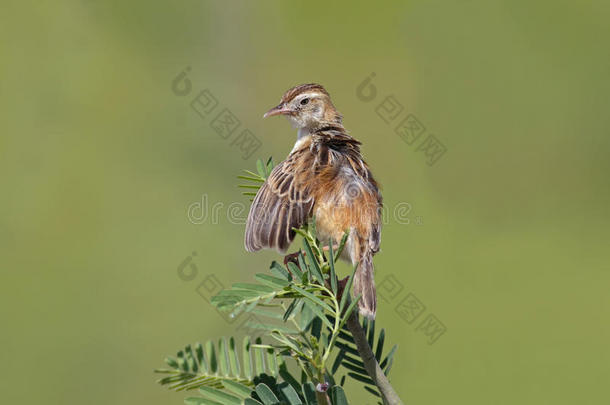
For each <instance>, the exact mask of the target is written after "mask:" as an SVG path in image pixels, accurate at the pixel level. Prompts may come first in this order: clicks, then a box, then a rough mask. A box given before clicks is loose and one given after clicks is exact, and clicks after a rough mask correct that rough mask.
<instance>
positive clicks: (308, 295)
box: [292, 285, 335, 328]
mask: <svg viewBox="0 0 610 405" xmlns="http://www.w3.org/2000/svg"><path fill="white" fill-rule="evenodd" d="M292 289H294V290H295V291H298V292H299V293H300V294H301V295H302V296H304V297H305V298H307V299H309V300H310V301H311V302H313V303H314V304H317V305H319V306H321V307H322V308H324V309H325V310H327V311H328V312H330V313H331V314H334V313H335V311H334V310H333V309H332V308H331V307H330V306H329V305H328V304H327V303H325V302H324V301H322V300H321V299H320V298H318V297H316V296H315V295H314V294H312V293H310V292H309V291H306V290H304V289H302V288H301V287H297V286H296V285H293V286H292ZM331 328H332V326H331Z"/></svg>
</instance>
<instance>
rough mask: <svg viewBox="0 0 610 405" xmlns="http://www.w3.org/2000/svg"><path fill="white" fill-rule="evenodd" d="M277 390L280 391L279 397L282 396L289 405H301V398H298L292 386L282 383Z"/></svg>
mask: <svg viewBox="0 0 610 405" xmlns="http://www.w3.org/2000/svg"><path fill="white" fill-rule="evenodd" d="M278 389H279V391H280V396H282V397H283V399H284V400H285V401H286V402H288V404H289V405H303V402H301V398H299V394H297V392H296V391H295V390H294V388H292V385H290V384H288V383H287V382H283V383H281V384H280V385H279V386H278Z"/></svg>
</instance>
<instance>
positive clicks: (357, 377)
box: [347, 373, 375, 385]
mask: <svg viewBox="0 0 610 405" xmlns="http://www.w3.org/2000/svg"><path fill="white" fill-rule="evenodd" d="M347 375H349V376H350V377H352V378H353V379H354V380H358V381H360V382H363V383H365V384H369V385H375V383H374V382H373V380H371V378H370V377H368V376H366V377H365V376H363V375H361V374H358V373H347Z"/></svg>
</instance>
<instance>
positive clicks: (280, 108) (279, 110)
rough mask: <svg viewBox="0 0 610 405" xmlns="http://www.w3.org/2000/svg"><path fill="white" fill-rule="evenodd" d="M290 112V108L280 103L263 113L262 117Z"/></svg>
mask: <svg viewBox="0 0 610 405" xmlns="http://www.w3.org/2000/svg"><path fill="white" fill-rule="evenodd" d="M289 114H292V110H291V109H290V108H288V107H286V106H285V105H284V103H280V104H279V105H277V106H276V107H273V108H272V109H270V110H269V111H267V112H266V113H265V115H263V118H267V117H273V116H274V115H289Z"/></svg>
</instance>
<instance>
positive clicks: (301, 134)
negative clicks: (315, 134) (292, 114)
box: [291, 128, 311, 152]
mask: <svg viewBox="0 0 610 405" xmlns="http://www.w3.org/2000/svg"><path fill="white" fill-rule="evenodd" d="M309 135H311V132H309V129H307V128H299V131H298V132H297V141H296V142H295V143H294V146H293V147H292V151H291V152H294V151H295V150H297V149H299V148H300V147H301V145H302V144H303V142H305V139H306V138H307V137H308V136H309Z"/></svg>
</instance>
